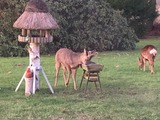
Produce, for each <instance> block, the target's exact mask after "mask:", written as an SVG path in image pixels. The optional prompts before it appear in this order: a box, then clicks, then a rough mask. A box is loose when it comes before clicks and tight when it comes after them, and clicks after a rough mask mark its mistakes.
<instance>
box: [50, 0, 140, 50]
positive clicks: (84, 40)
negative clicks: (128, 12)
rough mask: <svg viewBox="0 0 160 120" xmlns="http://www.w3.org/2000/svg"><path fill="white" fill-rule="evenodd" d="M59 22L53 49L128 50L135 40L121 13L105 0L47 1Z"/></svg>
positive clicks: (132, 47)
mask: <svg viewBox="0 0 160 120" xmlns="http://www.w3.org/2000/svg"><path fill="white" fill-rule="evenodd" d="M47 3H48V4H49V6H50V11H51V13H52V12H54V13H52V14H54V16H55V18H56V19H57V20H58V24H59V26H60V29H59V31H58V35H57V36H58V38H59V40H58V42H54V43H55V44H54V46H56V47H57V46H58V47H68V48H71V49H73V50H80V49H81V50H82V49H84V48H88V49H96V50H98V51H105V50H117V49H118V50H131V49H134V48H135V42H136V41H138V40H137V37H136V36H135V34H134V31H133V30H132V29H131V28H130V27H129V26H128V24H127V20H126V19H125V18H123V17H122V15H121V12H120V11H115V10H114V9H112V8H111V7H110V6H109V4H108V3H106V2H105V0H94V1H92V0H68V1H61V0H54V1H53V2H52V1H50V2H49V1H48V2H47Z"/></svg>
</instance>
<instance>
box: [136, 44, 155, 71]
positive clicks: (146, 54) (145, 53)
mask: <svg viewBox="0 0 160 120" xmlns="http://www.w3.org/2000/svg"><path fill="white" fill-rule="evenodd" d="M140 54H141V57H140V58H139V59H138V65H139V68H140V69H143V70H144V71H145V64H146V61H148V63H149V69H150V71H151V73H154V59H155V57H156V55H157V48H156V47H155V46H153V45H146V46H145V47H144V48H142V49H141V51H140Z"/></svg>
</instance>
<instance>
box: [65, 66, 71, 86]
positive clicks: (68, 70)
mask: <svg viewBox="0 0 160 120" xmlns="http://www.w3.org/2000/svg"><path fill="white" fill-rule="evenodd" d="M67 72H68V77H67V80H66V86H68V84H69V79H70V76H71V69H70V67H69V66H67Z"/></svg>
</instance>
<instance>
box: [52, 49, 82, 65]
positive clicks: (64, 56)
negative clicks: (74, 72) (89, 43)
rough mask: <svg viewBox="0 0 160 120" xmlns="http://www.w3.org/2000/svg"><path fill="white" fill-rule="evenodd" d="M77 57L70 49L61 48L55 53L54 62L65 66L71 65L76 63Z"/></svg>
mask: <svg viewBox="0 0 160 120" xmlns="http://www.w3.org/2000/svg"><path fill="white" fill-rule="evenodd" d="M78 56H79V54H78V53H75V52H73V51H72V50H70V49H67V48H61V49H59V50H58V51H57V53H56V57H55V60H56V62H59V63H63V64H66V65H72V64H76V62H78ZM77 64H79V63H77Z"/></svg>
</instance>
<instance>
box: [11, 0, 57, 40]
mask: <svg viewBox="0 0 160 120" xmlns="http://www.w3.org/2000/svg"><path fill="white" fill-rule="evenodd" d="M13 27H15V28H19V29H22V35H19V36H18V40H19V41H21V42H34V43H43V42H52V39H53V37H52V36H51V35H50V32H49V30H51V29H56V28H58V25H57V23H56V21H55V20H54V18H53V17H52V15H51V14H50V13H49V10H48V8H47V5H46V4H45V3H44V2H43V1H42V0H30V1H29V2H28V3H27V6H26V8H25V11H24V12H23V14H22V15H21V16H20V17H19V18H18V19H17V21H16V22H15V23H14V24H13ZM33 30H36V31H39V34H38V35H35V33H36V32H32V31H33ZM32 33H33V35H32Z"/></svg>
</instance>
